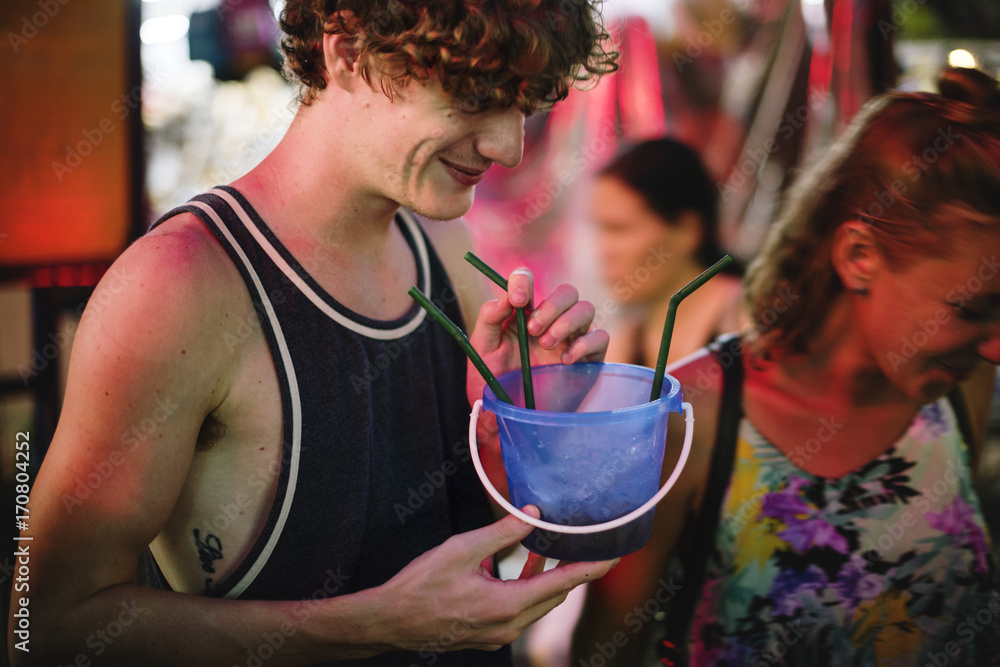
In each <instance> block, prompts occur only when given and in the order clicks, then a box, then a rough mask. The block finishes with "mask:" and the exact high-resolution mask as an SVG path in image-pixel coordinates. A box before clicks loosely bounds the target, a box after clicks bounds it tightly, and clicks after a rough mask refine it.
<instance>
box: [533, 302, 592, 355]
mask: <svg viewBox="0 0 1000 667" xmlns="http://www.w3.org/2000/svg"><path fill="white" fill-rule="evenodd" d="M593 321H594V306H593V304H591V303H590V302H589V301H578V302H576V303H575V304H573V305H572V306H570V307H569V308H568V309H567V310H566V311H565V312H564V313H562V314H561V315H560V316H559V317H558V318H556V320H555V321H554V322H552V324H551V325H550V326H549V328H548V331H546V332H545V333H543V334H542V335H541V337H540V338H539V339H538V344H539V345H541V346H542V347H543V348H545V349H546V350H553V349H555V348H556V347H558V346H559V345H561V344H562V343H564V342H565V343H572V342H573V341H574V340H576V339H577V338H578V337H580V336H582V335H584V334H585V333H587V332H588V331H589V330H590V325H591V323H592V322H593Z"/></svg>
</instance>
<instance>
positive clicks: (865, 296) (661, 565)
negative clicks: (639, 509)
mask: <svg viewBox="0 0 1000 667" xmlns="http://www.w3.org/2000/svg"><path fill="white" fill-rule="evenodd" d="M940 88H941V94H940V95H932V94H929V93H899V92H894V93H890V94H886V95H883V96H880V97H878V98H876V99H874V100H872V101H871V102H870V103H869V104H868V105H867V106H866V107H865V108H864V110H863V111H862V112H861V113H860V114H859V116H858V118H857V119H856V121H855V122H854V124H853V126H852V128H851V129H850V130H849V131H848V132H847V133H846V134H845V135H844V136H843V137H842V138H841V139H840V140H839V141H838V142H837V143H836V144H835V145H834V146H832V147H831V149H830V150H829V151H827V152H826V154H825V155H824V156H823V159H822V160H821V162H820V163H819V164H818V165H816V166H815V168H814V169H812V170H810V171H808V172H807V173H806V174H805V175H804V176H803V177H801V178H800V179H799V180H798V181H797V183H796V184H795V186H794V187H793V190H792V191H791V193H790V198H789V200H788V201H787V202H786V204H785V207H784V210H783V213H782V215H781V217H780V218H779V219H778V220H777V221H776V222H775V223H774V225H773V227H772V228H771V230H770V232H769V236H768V238H767V240H766V242H765V244H764V247H763V249H762V251H761V252H760V254H759V255H758V256H757V257H756V258H755V260H754V261H753V263H752V264H751V265H750V267H749V269H748V272H747V279H746V283H745V301H746V304H747V308H748V310H749V312H750V315H751V319H752V320H753V321H754V323H755V325H756V326H755V330H754V331H752V332H749V333H747V334H745V335H743V336H742V337H736V338H733V339H731V340H729V341H728V342H725V343H724V344H723V346H722V348H721V349H720V350H716V351H708V352H706V353H705V354H700V355H695V356H692V357H689V358H688V359H687V360H685V361H684V362H683V363H681V364H679V365H677V366H675V367H673V368H671V369H669V372H670V373H671V374H672V375H674V376H675V377H676V378H678V379H679V380H680V381H681V383H682V385H683V390H684V396H685V399H687V400H689V401H691V402H692V403H693V404H694V412H695V415H696V416H697V421H696V423H695V435H694V438H695V441H694V446H693V448H692V450H691V451H692V454H691V458H690V460H689V462H688V464H687V466H686V468H685V470H684V474H683V476H682V478H681V480H680V481H679V482H678V485H677V486H676V487H674V490H673V491H672V492H671V494H670V495H671V497H670V498H669V499H668V500H667V504H668V506H667V507H661V508H660V509H659V510H657V512H656V522H657V523H656V527H655V528H654V533H653V536H652V538H651V539H650V541H649V543H648V544H647V546H646V547H644V548H643V549H642V550H640V551H639V552H636V553H635V554H632V555H631V556H628V557H626V558H624V559H623V560H622V562H621V564H620V565H619V566H618V568H617V569H616V570H615V571H614V572H613V573H612V575H611V576H610V577H606V578H604V579H602V580H600V581H598V582H595V583H594V584H592V585H590V586H589V587H588V595H587V600H586V604H585V607H584V611H583V615H582V620H581V622H580V624H579V626H578V628H577V631H576V633H575V642H574V657H573V664H574V665H575V664H595V663H594V662H591V661H590V660H591V658H592V657H593V656H594V655H596V654H597V653H598V652H599V651H600V649H601V648H602V647H605V646H607V645H609V644H608V642H609V641H611V642H613V643H612V644H610V645H611V646H613V647H614V648H615V654H614V657H613V658H610V659H602V662H601V664H608V665H627V666H628V667H635V666H636V665H640V664H642V665H662V664H692V665H740V666H745V665H751V666H757V665H774V664H784V665H809V666H814V665H921V666H922V665H968V666H976V667H978V666H980V665H990V664H996V662H997V660H998V659H1000V587H998V578H997V564H996V560H995V557H994V554H993V551H992V549H991V548H990V539H989V535H988V532H987V529H986V523H985V521H984V517H983V514H982V510H981V507H980V503H979V499H978V497H977V496H976V493H975V491H974V490H973V487H972V476H973V474H974V473H975V469H976V462H977V460H978V454H979V451H980V449H981V447H982V445H983V442H984V440H985V436H986V434H985V431H986V421H987V416H988V412H989V405H990V398H991V395H992V387H993V380H994V377H995V375H996V368H995V366H996V365H997V364H998V363H1000V268H998V264H997V257H998V256H1000V196H998V193H1000V91H998V88H997V82H996V81H994V80H993V79H992V78H990V77H989V76H987V75H985V74H983V73H982V72H978V71H975V70H958V69H953V70H948V71H946V73H945V75H944V76H943V78H942V81H941V86H940ZM778 292H785V293H788V294H790V295H792V296H793V297H795V298H793V299H791V300H790V303H788V304H787V305H788V308H786V309H784V310H783V311H782V312H771V313H770V315H769V316H768V317H764V315H765V314H766V313H767V312H768V309H771V308H772V305H773V301H774V298H775V295H776V293H778ZM768 324H770V326H767V325H768ZM682 431H683V429H681V428H677V429H676V430H675V429H673V428H671V430H670V435H669V440H670V441H671V442H670V446H676V444H677V443H676V442H674V441H675V440H676V439H679V438H680V436H681V435H682ZM665 510H667V511H665ZM675 554H676V555H679V556H680V559H681V562H682V564H683V575H682V576H678V577H674V575H673V574H671V570H670V569H669V564H670V563H671V562H672V557H673V556H674V555H675ZM672 577H674V578H672ZM664 582H665V583H667V584H669V585H670V589H669V590H668V589H666V588H665V587H664ZM668 600H669V602H670V604H669V609H670V612H669V613H667V614H666V615H665V616H664V615H659V616H657V615H656V614H655V612H656V609H655V608H654V609H652V610H650V605H649V602H650V601H654V602H656V603H657V605H658V607H659V609H660V610H661V611H665V610H666V608H665V607H664V604H665V603H667V602H668ZM647 649H648V651H649V652H648V653H647ZM644 658H645V659H646V660H647V661H646V662H644ZM579 661H583V662H582V663H580V662H579Z"/></svg>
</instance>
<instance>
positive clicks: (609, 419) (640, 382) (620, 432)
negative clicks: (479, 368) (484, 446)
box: [470, 363, 691, 560]
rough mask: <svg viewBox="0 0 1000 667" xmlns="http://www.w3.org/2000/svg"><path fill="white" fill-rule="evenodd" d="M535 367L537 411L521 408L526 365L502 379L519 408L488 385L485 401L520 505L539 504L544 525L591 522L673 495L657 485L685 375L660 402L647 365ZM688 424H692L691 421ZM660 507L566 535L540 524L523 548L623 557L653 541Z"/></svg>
mask: <svg viewBox="0 0 1000 667" xmlns="http://www.w3.org/2000/svg"><path fill="white" fill-rule="evenodd" d="M531 373H532V378H533V380H534V393H535V407H536V409H535V410H528V409H526V408H524V407H523V406H524V398H523V384H522V382H521V371H520V370H516V371H511V372H510V373H506V374H504V375H501V376H500V377H499V378H497V379H498V380H499V382H500V385H501V386H502V387H503V389H504V390H506V391H507V393H508V394H509V395H510V397H511V398H512V399H513V401H514V405H510V404H508V403H504V402H502V401H499V400H498V399H497V397H496V395H495V394H494V392H493V391H492V390H491V389H490V388H489V387H486V389H485V391H484V392H483V407H484V408H485V409H487V410H489V411H491V412H493V413H494V414H496V416H497V425H498V426H499V429H500V443H501V448H502V452H503V462H504V467H505V469H506V472H507V483H508V486H509V489H510V500H511V502H512V503H513V506H514V507H523V506H524V505H527V504H533V505H537V506H538V508H539V510H540V511H541V519H542V521H543V522H547V523H550V524H559V525H560V526H591V525H594V524H603V523H605V522H608V521H610V520H614V519H618V518H620V517H624V516H625V515H627V514H629V513H630V512H633V511H635V510H637V509H639V508H640V507H642V506H643V505H644V504H648V503H652V505H655V501H653V500H652V499H653V498H654V497H656V496H658V495H659V497H660V498H662V497H663V496H662V494H663V493H665V490H662V491H661V493H660V494H658V489H659V487H660V484H659V482H660V472H661V469H662V466H663V449H664V443H665V441H666V436H667V416H668V414H669V413H670V412H681V408H682V403H681V401H682V398H681V391H680V384H679V383H678V382H677V380H676V379H674V378H673V377H670V376H666V377H665V382H664V384H663V388H662V391H661V393H660V398H659V399H658V400H656V401H652V402H650V400H649V396H650V390H651V387H652V384H653V375H654V371H653V370H652V369H650V368H645V367H642V366H632V365H627V364H611V363H577V364H572V365H564V364H555V365H551V366H539V367H534V368H532V369H531ZM685 407H686V408H688V409H689V406H687V405H686V404H685ZM475 418H476V413H475V412H474V414H473V419H474V420H475ZM689 419H690V415H689ZM687 428H688V430H689V431H690V430H691V424H690V423H689V424H688V425H687ZM470 432H474V425H473V426H472V427H470ZM689 447H690V440H689V439H688V441H687V442H686V443H685V448H684V453H683V454H682V457H681V460H680V461H678V465H677V467H676V469H675V471H674V474H673V475H672V476H671V480H668V484H666V485H665V489H666V490H669V485H672V484H673V482H674V481H676V478H677V476H678V475H679V473H680V468H681V467H683V464H684V460H685V459H686V455H687V452H688V451H689ZM477 454H478V453H477ZM477 459H478V455H477ZM477 463H478V460H477ZM485 482H486V480H485V478H484V483H485ZM658 499H659V498H657V500H658ZM652 505H650V508H649V509H648V511H645V512H644V513H642V514H641V516H639V517H638V518H635V519H633V520H631V521H629V522H628V523H625V524H624V525H621V526H618V527H615V528H612V529H610V530H601V531H600V532H595V533H592V534H567V533H563V532H557V531H556V530H545V529H541V528H536V529H535V530H534V531H532V533H531V534H530V535H529V536H528V537H527V538H525V539H524V540H523V542H522V544H523V545H524V546H525V547H527V548H528V549H530V550H531V551H534V552H535V553H538V554H541V555H543V556H547V557H549V558H558V559H564V560H605V559H609V558H615V557H617V556H622V555H625V554H627V553H631V552H632V551H635V550H636V549H638V548H639V547H641V546H642V545H643V544H645V543H646V541H647V540H648V539H649V536H650V533H651V531H652V526H653V509H652ZM522 518H523V517H522Z"/></svg>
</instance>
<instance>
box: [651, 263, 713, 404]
mask: <svg viewBox="0 0 1000 667" xmlns="http://www.w3.org/2000/svg"><path fill="white" fill-rule="evenodd" d="M732 262H733V258H732V257H730V256H729V255H726V256H725V257H723V258H722V259H720V260H719V261H718V262H716V263H715V264H713V265H712V266H710V267H708V268H707V269H705V271H704V273H702V274H701V275H700V276H698V277H697V278H695V279H694V280H692V281H691V282H689V283H688V284H687V285H685V286H684V287H682V288H680V289H679V290H677V292H676V293H675V294H674V295H673V296H672V297H670V303H669V304H667V319H666V320H664V322H663V335H662V336H661V337H660V356H658V357H657V358H656V373H655V374H654V375H653V390H652V391H651V392H650V393H649V401H650V402H653V401H655V400H656V399H658V398H659V397H660V391H661V390H662V389H663V375H664V373H666V370H667V353H668V352H669V351H670V337H671V336H672V335H673V333H674V316H675V315H676V312H677V306H678V305H679V304H680V302H681V301H683V300H684V299H685V298H686V297H687V296H688V295H689V294H691V292H693V291H695V290H696V289H698V288H699V287H701V286H702V285H704V284H705V283H706V282H708V279H709V278H711V277H712V276H714V275H715V274H716V273H718V272H719V271H721V270H722V269H724V268H726V267H727V266H729V265H730V264H732Z"/></svg>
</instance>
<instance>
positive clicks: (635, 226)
mask: <svg viewBox="0 0 1000 667" xmlns="http://www.w3.org/2000/svg"><path fill="white" fill-rule="evenodd" d="M590 217H591V219H592V220H593V222H594V225H595V227H596V228H597V239H596V242H597V253H598V260H599V262H600V270H601V279H602V280H603V281H604V282H605V284H606V285H608V287H609V288H611V289H612V290H613V292H614V298H615V299H617V300H618V301H621V302H624V303H646V302H652V301H656V300H658V299H660V298H661V297H662V295H663V292H664V290H665V289H667V288H668V287H669V286H671V285H673V284H674V282H675V280H674V276H675V275H676V273H677V267H678V266H679V265H681V264H682V262H681V261H679V260H680V257H678V253H680V252H682V251H683V250H684V246H683V244H682V239H681V237H682V236H683V234H684V231H683V230H682V229H681V228H678V227H675V226H673V225H670V224H668V223H667V222H666V221H664V220H663V219H662V218H660V217H659V216H658V215H657V214H656V213H654V212H653V211H652V210H650V209H649V207H648V206H647V205H646V202H645V201H644V200H643V198H642V196H641V195H640V194H639V193H638V192H636V191H635V190H633V189H632V188H630V187H629V186H627V185H625V184H624V183H623V182H622V181H620V180H618V179H617V178H614V177H608V176H605V177H601V178H598V179H597V182H596V183H595V184H594V187H593V190H592V193H591V200H590Z"/></svg>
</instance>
